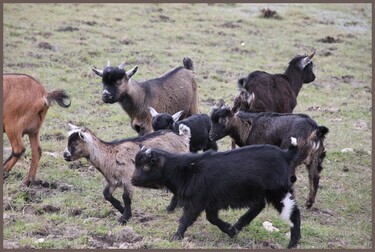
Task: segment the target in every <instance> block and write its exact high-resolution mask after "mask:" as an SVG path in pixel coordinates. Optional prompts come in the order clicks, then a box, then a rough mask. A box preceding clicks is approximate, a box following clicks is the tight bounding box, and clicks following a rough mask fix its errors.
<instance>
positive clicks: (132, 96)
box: [92, 58, 198, 135]
mask: <svg viewBox="0 0 375 252" xmlns="http://www.w3.org/2000/svg"><path fill="white" fill-rule="evenodd" d="M183 65H184V66H180V67H177V68H175V69H172V70H171V71H169V72H167V73H165V74H164V75H162V76H161V77H158V78H155V79H150V80H146V81H144V82H137V81H135V80H134V79H133V78H132V77H133V76H134V74H135V73H136V72H137V70H138V66H135V67H133V68H132V69H130V70H128V71H125V69H124V67H125V63H121V64H120V65H119V66H118V67H111V66H110V64H109V61H108V63H107V66H106V67H105V68H104V70H98V69H92V70H93V72H94V73H95V74H96V75H98V76H100V77H102V83H103V93H102V99H103V101H104V102H105V103H110V104H112V103H116V102H119V103H120V104H121V106H122V108H123V109H124V110H125V111H126V113H127V114H128V115H129V117H130V119H131V126H132V128H133V129H134V130H136V131H137V132H138V134H139V135H144V134H146V133H149V132H151V131H152V126H151V115H150V113H149V110H148V107H149V106H150V107H153V108H155V109H157V110H159V111H165V112H168V113H171V114H173V113H176V112H178V111H180V110H183V111H185V113H184V115H182V117H187V116H190V115H192V114H196V113H198V91H197V84H196V82H195V79H194V72H193V61H192V60H191V59H189V58H184V59H183Z"/></svg>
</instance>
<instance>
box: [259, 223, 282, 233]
mask: <svg viewBox="0 0 375 252" xmlns="http://www.w3.org/2000/svg"><path fill="white" fill-rule="evenodd" d="M262 225H263V227H264V228H265V229H266V230H267V231H268V232H275V231H276V232H277V231H279V229H278V228H277V227H274V226H273V225H272V223H271V222H269V221H265V222H263V223H262Z"/></svg>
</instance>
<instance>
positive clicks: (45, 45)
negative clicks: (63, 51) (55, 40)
mask: <svg viewBox="0 0 375 252" xmlns="http://www.w3.org/2000/svg"><path fill="white" fill-rule="evenodd" d="M37 47H38V48H40V49H45V50H51V51H56V47H55V46H52V45H51V44H50V43H48V42H40V43H39V44H38V45H37Z"/></svg>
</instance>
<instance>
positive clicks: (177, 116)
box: [172, 110, 184, 122]
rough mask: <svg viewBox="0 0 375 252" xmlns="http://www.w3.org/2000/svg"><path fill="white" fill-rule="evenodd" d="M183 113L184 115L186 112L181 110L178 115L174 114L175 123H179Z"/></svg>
mask: <svg viewBox="0 0 375 252" xmlns="http://www.w3.org/2000/svg"><path fill="white" fill-rule="evenodd" d="M182 113H184V111H183V110H181V111H178V112H177V113H175V114H173V115H172V118H173V121H174V122H177V121H178V119H180V117H181V115H182Z"/></svg>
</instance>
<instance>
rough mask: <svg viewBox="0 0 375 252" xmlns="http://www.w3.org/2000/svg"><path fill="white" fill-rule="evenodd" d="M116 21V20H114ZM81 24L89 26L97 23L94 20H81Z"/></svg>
mask: <svg viewBox="0 0 375 252" xmlns="http://www.w3.org/2000/svg"><path fill="white" fill-rule="evenodd" d="M116 21H117V20H116ZM82 24H85V25H89V26H95V25H97V24H98V23H97V22H95V21H83V22H82Z"/></svg>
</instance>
